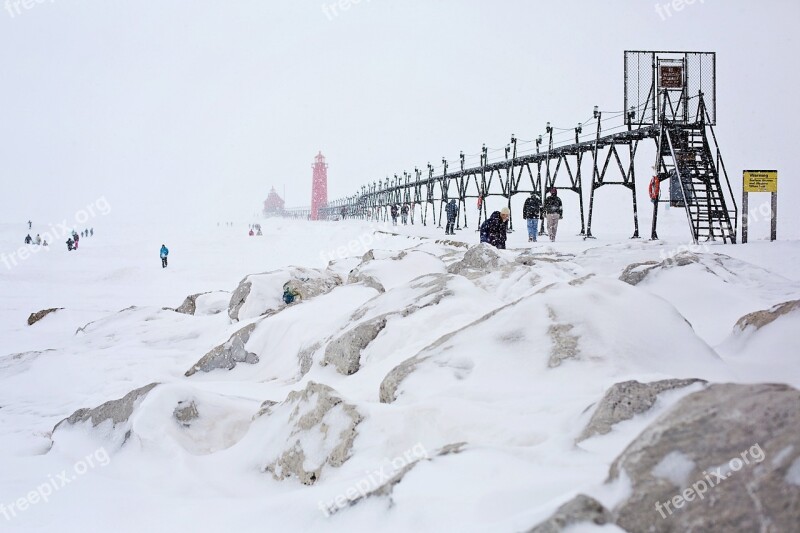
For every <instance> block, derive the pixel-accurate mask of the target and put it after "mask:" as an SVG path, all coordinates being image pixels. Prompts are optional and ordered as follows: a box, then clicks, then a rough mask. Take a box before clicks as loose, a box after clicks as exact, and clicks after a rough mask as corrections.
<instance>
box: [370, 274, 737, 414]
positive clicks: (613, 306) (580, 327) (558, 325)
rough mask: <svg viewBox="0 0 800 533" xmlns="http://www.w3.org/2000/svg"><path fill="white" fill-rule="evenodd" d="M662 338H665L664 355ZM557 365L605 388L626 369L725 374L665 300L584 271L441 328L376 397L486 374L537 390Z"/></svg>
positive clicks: (478, 380) (474, 383) (488, 382)
mask: <svg viewBox="0 0 800 533" xmlns="http://www.w3.org/2000/svg"><path fill="white" fill-rule="evenodd" d="M598 310H602V313H599V312H598ZM652 324H659V325H660V327H659V328H655V329H654V328H652V327H651V325H652ZM664 346H670V352H669V353H670V356H669V357H665V355H664ZM562 369H564V372H566V373H567V374H568V375H571V376H572V375H574V374H575V373H576V374H578V375H580V374H584V373H586V372H589V373H591V374H592V375H593V376H595V378H596V379H595V380H594V385H595V386H597V385H603V386H604V389H603V390H605V388H606V387H609V386H611V385H613V383H616V382H618V381H619V379H615V377H622V376H629V375H631V374H632V373H643V374H653V375H656V376H662V377H664V378H668V377H675V378H694V377H700V378H706V379H708V378H709V377H712V378H719V377H723V378H727V377H729V375H730V373H729V372H728V371H727V369H726V368H725V365H724V364H723V362H722V360H721V359H720V358H719V356H718V355H717V354H716V353H715V352H714V350H713V349H712V348H711V347H709V346H708V345H707V344H706V343H705V342H703V341H702V340H701V339H700V338H699V337H698V336H697V335H696V334H695V333H694V331H693V330H692V328H691V326H690V325H689V324H688V323H687V322H686V320H685V319H684V318H683V316H681V314H680V313H678V312H677V311H676V310H675V308H674V307H672V306H671V305H670V304H668V303H667V302H665V301H664V300H662V299H660V298H657V297H655V296H652V295H649V294H647V293H646V292H643V291H640V290H639V289H636V288H634V287H631V286H629V285H627V284H624V283H622V282H619V281H615V280H610V279H603V278H597V277H586V278H583V279H581V280H580V283H571V282H568V283H556V284H552V285H550V286H548V287H546V288H545V289H543V290H540V291H538V292H536V293H533V294H530V295H527V296H524V297H522V298H519V299H518V300H517V301H515V302H513V303H511V304H509V305H506V306H504V307H501V308H499V309H494V310H492V311H490V312H489V313H487V314H485V315H484V316H483V317H481V318H479V319H477V320H475V321H474V322H472V323H471V324H468V325H465V327H462V328H461V329H459V330H457V331H453V332H452V333H449V334H447V335H445V336H443V337H442V338H440V339H439V340H437V341H435V342H433V343H432V344H431V345H430V346H428V347H426V348H424V349H423V350H421V351H420V352H419V353H417V354H416V355H415V356H413V357H411V358H409V359H407V360H406V361H405V362H403V363H401V364H399V365H397V366H396V368H395V369H394V370H392V371H391V372H389V373H388V374H387V375H386V377H385V379H384V381H383V383H382V384H381V386H380V397H381V401H384V402H391V401H393V399H395V398H398V397H399V396H401V395H404V394H408V395H409V396H410V398H409V399H410V400H411V398H414V399H417V400H419V399H420V398H423V397H426V396H430V395H433V394H435V393H436V391H441V390H444V389H447V388H449V387H453V388H454V390H460V389H463V388H465V387H467V388H472V387H476V388H478V389H480V390H484V389H486V388H488V389H492V388H494V386H493V385H492V383H493V382H492V377H493V378H494V380H495V381H494V383H496V382H498V381H497V380H499V382H502V383H503V384H504V386H503V389H504V391H505V392H506V393H508V394H512V391H518V392H519V394H523V395H528V394H531V393H533V392H535V387H534V388H533V389H532V388H531V385H530V384H531V383H537V385H538V384H539V380H540V379H544V378H545V377H546V376H548V371H556V370H562ZM695 372H697V374H696V375H691V374H693V373H695ZM687 374H688V375H687ZM559 375H561V376H565V374H559ZM554 376H555V375H554ZM561 379H562V380H564V379H567V378H566V377H562V378H561ZM605 380H613V381H610V382H609V381H605ZM488 389H487V390H488ZM459 394H471V393H470V392H467V391H461V392H459ZM595 399H596V398H595ZM411 401H414V400H411ZM592 401H594V399H593V400H592ZM584 407H585V405H584Z"/></svg>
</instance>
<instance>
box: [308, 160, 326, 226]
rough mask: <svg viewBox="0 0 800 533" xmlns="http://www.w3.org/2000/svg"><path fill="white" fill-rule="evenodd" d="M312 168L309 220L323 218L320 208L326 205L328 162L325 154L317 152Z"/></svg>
mask: <svg viewBox="0 0 800 533" xmlns="http://www.w3.org/2000/svg"><path fill="white" fill-rule="evenodd" d="M311 168H312V169H313V170H314V173H313V177H312V182H311V220H319V219H320V218H325V217H324V216H322V217H321V216H320V209H324V208H325V207H327V205H328V164H327V163H325V156H324V155H322V152H319V153H318V154H317V156H316V157H315V158H314V165H313V166H312V167H311Z"/></svg>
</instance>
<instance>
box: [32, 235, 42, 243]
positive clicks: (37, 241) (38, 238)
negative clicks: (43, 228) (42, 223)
mask: <svg viewBox="0 0 800 533" xmlns="http://www.w3.org/2000/svg"><path fill="white" fill-rule="evenodd" d="M33 242H34V243H36V244H38V245H41V244H42V237H41V235H39V234H38V233H37V234H36V240H34V241H33Z"/></svg>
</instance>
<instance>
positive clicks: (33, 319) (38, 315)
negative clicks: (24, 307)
mask: <svg viewBox="0 0 800 533" xmlns="http://www.w3.org/2000/svg"><path fill="white" fill-rule="evenodd" d="M61 309H63V307H53V308H51V309H42V310H41V311H36V312H35V313H31V314H30V316H29V317H28V325H29V326H32V325H34V324H36V323H37V322H38V321H40V320H41V319H43V318H44V317H46V316H47V315H49V314H50V313H55V312H56V311H60V310H61Z"/></svg>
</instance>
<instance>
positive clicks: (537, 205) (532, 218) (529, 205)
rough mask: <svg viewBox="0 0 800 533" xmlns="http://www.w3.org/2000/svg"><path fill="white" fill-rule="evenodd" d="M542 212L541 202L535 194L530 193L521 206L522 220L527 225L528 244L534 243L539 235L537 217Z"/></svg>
mask: <svg viewBox="0 0 800 533" xmlns="http://www.w3.org/2000/svg"><path fill="white" fill-rule="evenodd" d="M541 210H542V201H541V200H540V199H539V195H538V194H536V192H532V193H531V196H530V198H528V199H527V200H525V205H524V206H522V218H524V219H525V221H526V222H527V223H528V242H536V238H537V237H538V233H539V215H540V214H541Z"/></svg>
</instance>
